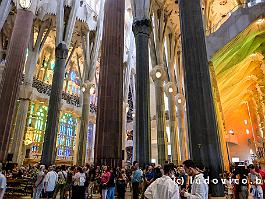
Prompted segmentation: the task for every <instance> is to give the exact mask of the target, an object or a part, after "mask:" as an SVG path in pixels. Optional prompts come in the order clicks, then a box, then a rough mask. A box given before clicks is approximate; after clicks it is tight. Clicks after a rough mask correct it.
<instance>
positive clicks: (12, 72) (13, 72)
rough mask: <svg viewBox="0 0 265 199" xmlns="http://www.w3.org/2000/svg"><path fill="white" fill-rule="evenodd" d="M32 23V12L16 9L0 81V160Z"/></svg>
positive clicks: (8, 132)
mask: <svg viewBox="0 0 265 199" xmlns="http://www.w3.org/2000/svg"><path fill="white" fill-rule="evenodd" d="M32 23H33V13H32V12H30V11H26V10H21V9H18V10H17V15H16V20H15V24H14V28H13V32H12V36H11V40H10V44H9V49H8V53H7V62H6V67H5V70H4V73H3V77H2V81H1V83H0V104H1V109H0V161H3V160H4V159H5V157H6V155H7V149H8V143H9V137H10V127H11V121H12V115H13V110H14V107H15V103H16V98H17V93H18V86H19V84H20V80H21V75H22V71H23V67H24V63H25V55H26V48H27V45H28V42H29V38H30V34H31V28H32Z"/></svg>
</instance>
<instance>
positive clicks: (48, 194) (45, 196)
mask: <svg viewBox="0 0 265 199" xmlns="http://www.w3.org/2000/svg"><path fill="white" fill-rule="evenodd" d="M53 193H54V191H46V192H45V193H44V198H53Z"/></svg>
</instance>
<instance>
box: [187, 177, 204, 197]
mask: <svg viewBox="0 0 265 199" xmlns="http://www.w3.org/2000/svg"><path fill="white" fill-rule="evenodd" d="M184 197H186V198H187V199H208V184H206V182H205V179H204V177H203V174H202V173H200V174H198V175H196V176H195V177H194V178H193V179H192V185H191V193H188V192H185V193H184Z"/></svg>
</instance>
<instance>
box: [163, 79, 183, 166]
mask: <svg viewBox="0 0 265 199" xmlns="http://www.w3.org/2000/svg"><path fill="white" fill-rule="evenodd" d="M165 93H166V95H167V97H168V109H169V127H170V144H171V159H172V162H173V163H174V164H178V163H179V162H180V155H181V154H180V150H179V149H180V147H181V146H180V145H181V144H182V143H181V142H179V137H178V125H177V114H176V95H177V88H176V86H175V85H174V84H173V83H172V82H168V83H167V84H166V85H165ZM181 160H183V159H181Z"/></svg>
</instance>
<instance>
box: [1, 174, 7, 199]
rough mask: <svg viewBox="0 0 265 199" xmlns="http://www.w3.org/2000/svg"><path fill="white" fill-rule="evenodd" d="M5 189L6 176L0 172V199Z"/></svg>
mask: <svg viewBox="0 0 265 199" xmlns="http://www.w3.org/2000/svg"><path fill="white" fill-rule="evenodd" d="M5 191H6V177H5V176H4V175H3V174H2V173H1V172H0V199H3V198H4V194H5Z"/></svg>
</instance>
